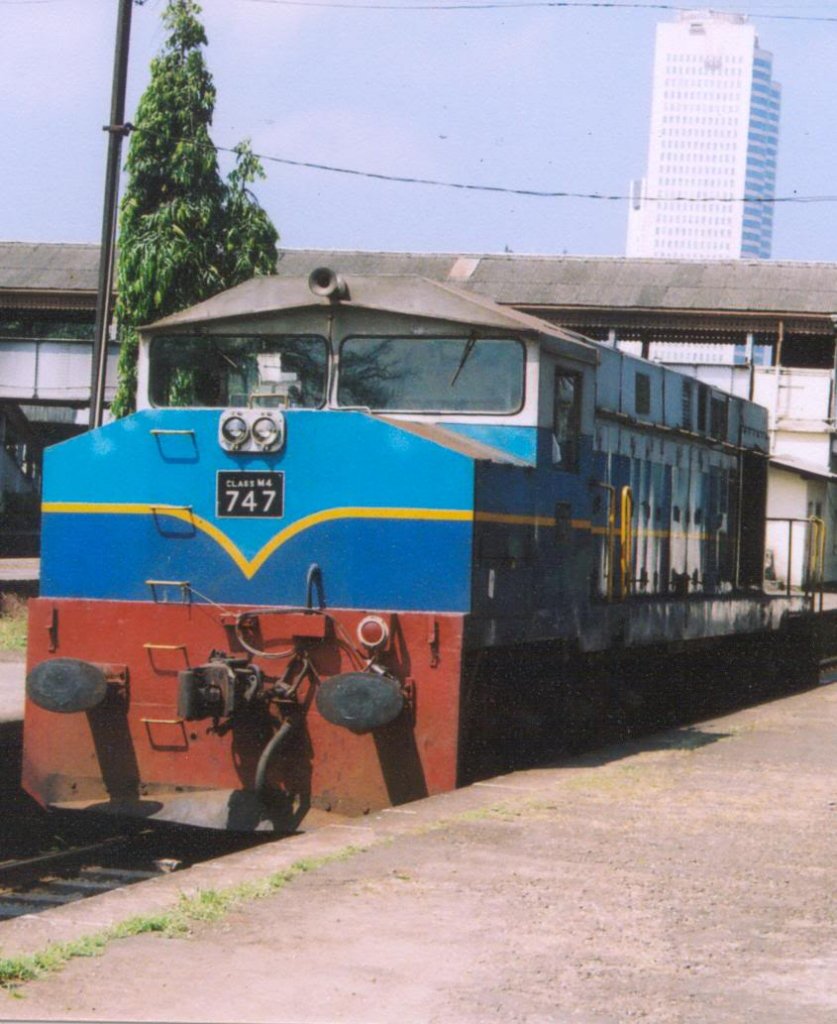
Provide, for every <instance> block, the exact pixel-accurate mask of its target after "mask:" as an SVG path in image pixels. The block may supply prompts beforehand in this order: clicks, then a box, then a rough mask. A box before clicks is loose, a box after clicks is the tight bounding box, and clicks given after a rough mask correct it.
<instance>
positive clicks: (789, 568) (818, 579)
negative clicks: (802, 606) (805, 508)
mask: <svg viewBox="0 0 837 1024" xmlns="http://www.w3.org/2000/svg"><path fill="white" fill-rule="evenodd" d="M766 521H767V523H768V524H770V523H780V524H785V525H786V526H787V528H788V532H787V551H786V553H785V554H786V557H785V559H784V572H781V571H780V567H777V566H776V564H775V562H774V565H773V575H774V577H775V579H776V581H777V582H776V583H775V584H774V587H773V589H779V590H782V591H784V593H785V594H786V595H787V596H788V597H790V596H791V594H792V593H793V592H794V590H795V589H796V591H802V592H803V593H804V594H805V596H806V597H808V598H810V600H811V602H812V606H813V607H814V608H816V609H817V610H818V611H822V610H823V604H824V595H825V541H826V528H825V521H824V520H823V519H821V518H820V517H819V516H807V517H805V518H801V517H796V516H768V517H767V520H766ZM796 526H803V527H804V528H805V536H804V540H803V545H804V551H805V553H804V554H803V556H802V558H801V559H800V561H799V577H800V578H799V584H798V586H796V587H795V586H794V568H795V566H794V532H795V530H794V528H795V527H796ZM782 578H784V581H783V582H782ZM768 584H769V581H768V580H767V578H766V576H765V578H764V579H763V581H762V586H763V589H764V590H766V591H769V590H770V589H771V587H770V586H769V585H768Z"/></svg>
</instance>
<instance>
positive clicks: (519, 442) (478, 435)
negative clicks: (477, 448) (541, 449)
mask: <svg viewBox="0 0 837 1024" xmlns="http://www.w3.org/2000/svg"><path fill="white" fill-rule="evenodd" d="M442 426H444V427H447V429H448V430H454V431H456V433H457V434H462V435H464V436H465V437H470V438H473V439H474V440H475V441H480V442H481V443H482V444H487V445H488V446H489V447H490V448H496V449H497V450H498V451H500V452H507V453H508V454H509V455H513V456H514V457H515V458H516V459H522V460H523V461H524V462H528V463H529V464H530V465H532V466H534V465H535V462H536V461H537V457H538V430H537V427H512V426H505V425H504V424H496V423H492V424H481V423H443V424H442Z"/></svg>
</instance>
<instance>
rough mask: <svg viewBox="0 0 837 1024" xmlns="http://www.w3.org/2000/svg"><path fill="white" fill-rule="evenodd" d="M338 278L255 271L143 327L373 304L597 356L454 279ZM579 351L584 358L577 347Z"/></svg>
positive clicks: (588, 346)
mask: <svg viewBox="0 0 837 1024" xmlns="http://www.w3.org/2000/svg"><path fill="white" fill-rule="evenodd" d="M343 280H344V281H345V285H346V294H345V297H342V298H340V299H336V298H329V297H325V296H321V295H317V294H315V293H314V292H312V291H311V288H310V286H309V281H308V278H304V277H293V278H281V277H277V276H274V275H271V276H267V277H254V278H252V279H251V280H250V281H245V282H244V284H240V285H238V286H237V287H235V288H230V289H229V290H228V291H224V292H221V293H220V294H218V295H215V296H213V298H211V299H207V300H206V301H204V302H200V303H198V304H197V305H195V306H190V307H189V308H188V309H184V310H182V311H181V312H179V313H174V314H172V315H171V316H167V317H164V318H163V319H162V320H157V321H156V322H155V323H153V324H150V325H149V326H147V327H143V328H142V330H143V332H145V333H149V334H157V333H163V332H167V331H172V330H179V329H181V328H187V327H193V328H195V327H197V328H199V327H201V326H203V325H207V324H209V323H217V322H219V321H230V322H231V323H234V322H235V321H236V320H239V319H242V320H243V319H248V320H252V319H253V318H254V317H257V318H267V317H270V316H271V315H274V314H278V313H287V312H290V311H292V310H301V309H316V308H318V307H319V308H323V309H335V308H340V309H347V310H349V309H357V310H373V311H378V312H386V313H394V314H400V315H404V316H414V317H424V318H427V319H431V320H443V321H448V322H451V321H453V322H458V323H463V324H467V325H470V326H473V327H485V328H494V329H499V330H506V331H514V332H515V333H516V334H528V335H530V336H541V337H543V338H544V339H545V340H549V339H552V340H554V341H557V342H563V343H565V344H566V343H567V342H569V343H571V344H573V345H577V346H579V349H580V350H587V358H588V359H589V360H590V361H591V362H592V361H595V359H596V344H595V342H592V341H590V340H589V339H588V338H585V337H583V336H582V335H580V334H576V333H575V332H574V331H568V330H565V329H564V328H562V327H557V326H556V325H555V324H551V323H549V322H548V321H546V320H541V319H539V318H538V317H534V316H530V315H529V314H528V313H520V312H518V311H517V310H515V309H511V308H510V307H508V306H501V305H499V304H498V303H496V302H493V301H492V300H491V299H488V298H485V297H484V296H481V295H475V294H474V293H473V292H466V291H464V290H462V289H460V288H456V287H455V286H453V285H449V284H446V283H443V282H440V281H431V280H429V279H428V278H424V277H383V276H377V277H360V276H347V277H344V278H343ZM578 354H579V357H580V358H582V359H583V358H584V356H583V355H582V354H581V351H580V352H579V353H578Z"/></svg>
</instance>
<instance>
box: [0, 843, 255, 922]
mask: <svg viewBox="0 0 837 1024" xmlns="http://www.w3.org/2000/svg"><path fill="white" fill-rule="evenodd" d="M264 841H265V839H264V838H263V837H259V838H255V839H254V838H252V837H246V838H243V837H236V839H233V840H231V837H230V836H229V835H227V834H225V833H222V834H221V835H220V836H217V837H216V836H214V835H210V836H205V835H200V836H196V835H195V834H194V833H192V832H190V831H184V832H182V833H173V834H169V835H165V834H160V833H159V832H157V831H155V830H151V829H149V830H147V831H144V832H140V833H136V832H135V833H132V834H126V835H121V834H120V835H112V836H108V837H106V838H104V839H102V840H100V841H98V842H95V843H89V844H85V845H80V846H73V847H70V848H68V849H64V850H57V851H55V850H50V851H49V852H44V853H38V854H35V855H33V856H27V857H21V858H17V859H12V860H5V861H0V922H2V921H7V920H11V919H13V918H16V917H22V916H24V915H31V914H39V913H43V912H44V911H47V910H53V909H55V908H57V907H62V906H65V905H66V904H68V903H75V902H77V901H79V900H83V899H87V898H89V897H91V896H99V895H101V894H102V893H106V892H111V891H112V890H114V889H121V888H123V887H125V886H128V885H134V884H135V883H137V882H144V881H146V880H148V879H150V878H155V877H159V876H160V875H164V874H169V873H170V872H172V871H176V870H179V869H180V868H185V867H190V866H191V865H192V864H196V863H199V862H201V861H205V860H211V859H213V858H214V857H218V856H223V854H225V853H230V852H232V851H233V850H234V849H241V848H243V847H246V846H254V845H258V844H259V843H261V842H264Z"/></svg>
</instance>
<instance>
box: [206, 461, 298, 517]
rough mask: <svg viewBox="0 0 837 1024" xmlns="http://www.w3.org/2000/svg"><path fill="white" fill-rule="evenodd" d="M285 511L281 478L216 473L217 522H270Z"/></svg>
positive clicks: (269, 474) (239, 472)
mask: <svg viewBox="0 0 837 1024" xmlns="http://www.w3.org/2000/svg"><path fill="white" fill-rule="evenodd" d="M284 510H285V474H284V473H276V472H271V471H268V472H258V471H253V472H250V471H247V470H220V471H219V473H218V490H217V492H216V498H215V514H216V515H217V516H218V518H219V519H224V518H228V519H229V518H231V517H235V518H240V519H254V518H255V519H271V518H278V517H279V516H281V515H282V514H283V513H284Z"/></svg>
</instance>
